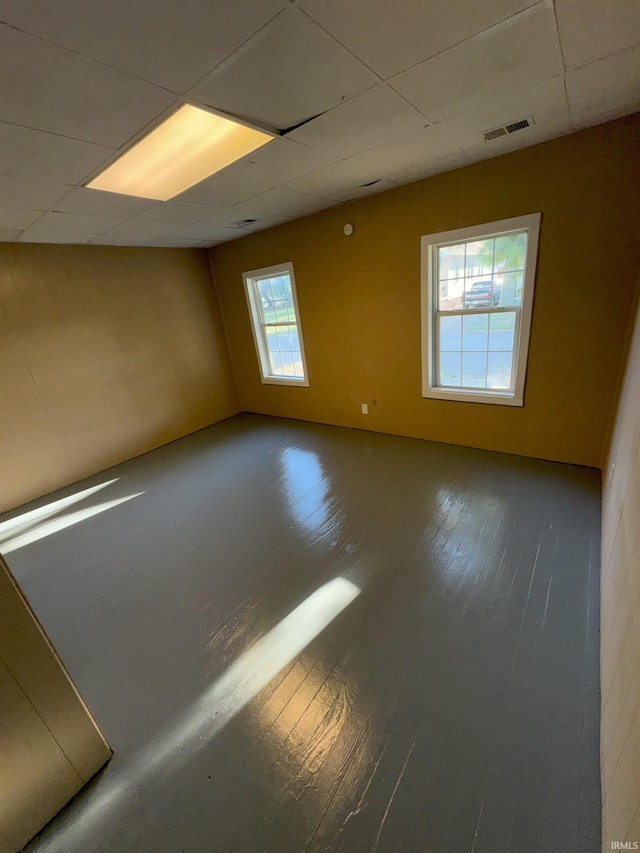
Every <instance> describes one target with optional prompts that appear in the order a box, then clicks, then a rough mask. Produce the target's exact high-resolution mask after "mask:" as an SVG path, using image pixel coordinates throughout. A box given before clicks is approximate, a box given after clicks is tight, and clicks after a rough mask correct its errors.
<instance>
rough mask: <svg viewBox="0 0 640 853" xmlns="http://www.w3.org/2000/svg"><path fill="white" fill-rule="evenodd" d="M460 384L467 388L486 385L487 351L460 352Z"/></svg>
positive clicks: (484, 386)
mask: <svg viewBox="0 0 640 853" xmlns="http://www.w3.org/2000/svg"><path fill="white" fill-rule="evenodd" d="M462 384H463V385H466V386H467V387H469V388H486V387H487V353H486V352H463V353H462Z"/></svg>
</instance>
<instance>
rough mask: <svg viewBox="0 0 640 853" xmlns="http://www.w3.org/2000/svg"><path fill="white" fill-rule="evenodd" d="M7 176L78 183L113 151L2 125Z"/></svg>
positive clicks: (0, 134) (1, 144) (0, 136)
mask: <svg viewBox="0 0 640 853" xmlns="http://www.w3.org/2000/svg"><path fill="white" fill-rule="evenodd" d="M0 151H1V152H2V171H3V173H4V174H5V175H11V176H13V177H25V178H32V179H40V178H43V179H45V180H47V181H52V182H55V183H62V184H79V183H81V182H82V181H84V180H85V178H86V177H87V175H88V174H91V173H92V172H94V171H95V170H96V169H97V168H98V167H99V166H101V165H102V163H104V161H105V160H106V159H107V158H108V157H110V156H111V155H113V153H114V150H113V149H112V148H106V147H105V146H103V145H94V144H93V143H90V142H79V141H77V140H75V139H66V138H64V137H62V136H56V135H55V134H51V133H43V132H42V131H40V130H31V129H30V128H27V127H17V126H16V125H12V124H5V123H3V122H0Z"/></svg>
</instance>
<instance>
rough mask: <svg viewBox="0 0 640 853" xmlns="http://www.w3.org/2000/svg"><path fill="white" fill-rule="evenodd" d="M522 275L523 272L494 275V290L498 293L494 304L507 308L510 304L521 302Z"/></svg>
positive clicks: (519, 303)
mask: <svg viewBox="0 0 640 853" xmlns="http://www.w3.org/2000/svg"><path fill="white" fill-rule="evenodd" d="M523 276H524V273H523V272H508V273H505V274H504V275H497V276H496V282H497V285H496V286H494V292H496V291H497V293H498V298H497V302H496V305H499V306H500V307H503V308H508V307H509V306H510V305H521V304H522V279H523Z"/></svg>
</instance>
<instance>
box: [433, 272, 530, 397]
mask: <svg viewBox="0 0 640 853" xmlns="http://www.w3.org/2000/svg"><path fill="white" fill-rule="evenodd" d="M435 284H436V286H437V284H438V282H435ZM473 314H488V315H489V316H491V314H515V315H516V319H515V326H514V329H513V346H512V347H511V350H501V352H511V376H510V382H509V387H508V388H489V387H484V388H483V387H482V386H480V387H478V386H477V385H444V384H442V383H441V382H440V317H466V316H470V315H473ZM433 317H434V324H433V328H434V334H433V335H432V340H433V352H432V354H431V357H432V359H433V362H432V363H433V387H434V388H443V389H446V390H447V391H449V390H450V391H470V392H473V393H477V394H482V393H485V394H504V395H505V396H506V395H512V394H514V393H515V386H516V376H517V375H518V363H517V362H518V341H519V339H520V319H521V308H520V306H519V305H511V306H509V307H503V308H469V309H466V310H458V311H434V313H433ZM489 323H491V320H489ZM490 328H491V326H489V329H490ZM456 352H457V350H456ZM464 352H465V351H464V350H462V349H461V350H460V355H461V356H462V354H463V353H464ZM473 352H485V353H487V355H488V354H489V353H490V352H492V350H489V349H486V350H473Z"/></svg>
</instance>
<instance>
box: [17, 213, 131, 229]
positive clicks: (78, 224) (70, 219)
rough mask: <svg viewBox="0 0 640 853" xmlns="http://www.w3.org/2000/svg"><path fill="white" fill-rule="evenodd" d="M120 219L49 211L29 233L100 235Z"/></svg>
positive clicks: (120, 220)
mask: <svg viewBox="0 0 640 853" xmlns="http://www.w3.org/2000/svg"><path fill="white" fill-rule="evenodd" d="M120 222H122V219H119V218H117V217H116V216H89V215H87V214H85V213H57V212H56V211H50V212H48V213H43V214H42V216H41V217H40V219H38V220H37V221H36V222H34V224H33V225H32V226H31V229H30V230H31V231H34V232H35V231H44V232H46V233H54V232H56V231H64V232H65V233H68V234H76V233H77V234H102V232H103V231H108V230H109V229H110V228H113V226H114V225H118V224H119V223H120Z"/></svg>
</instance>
